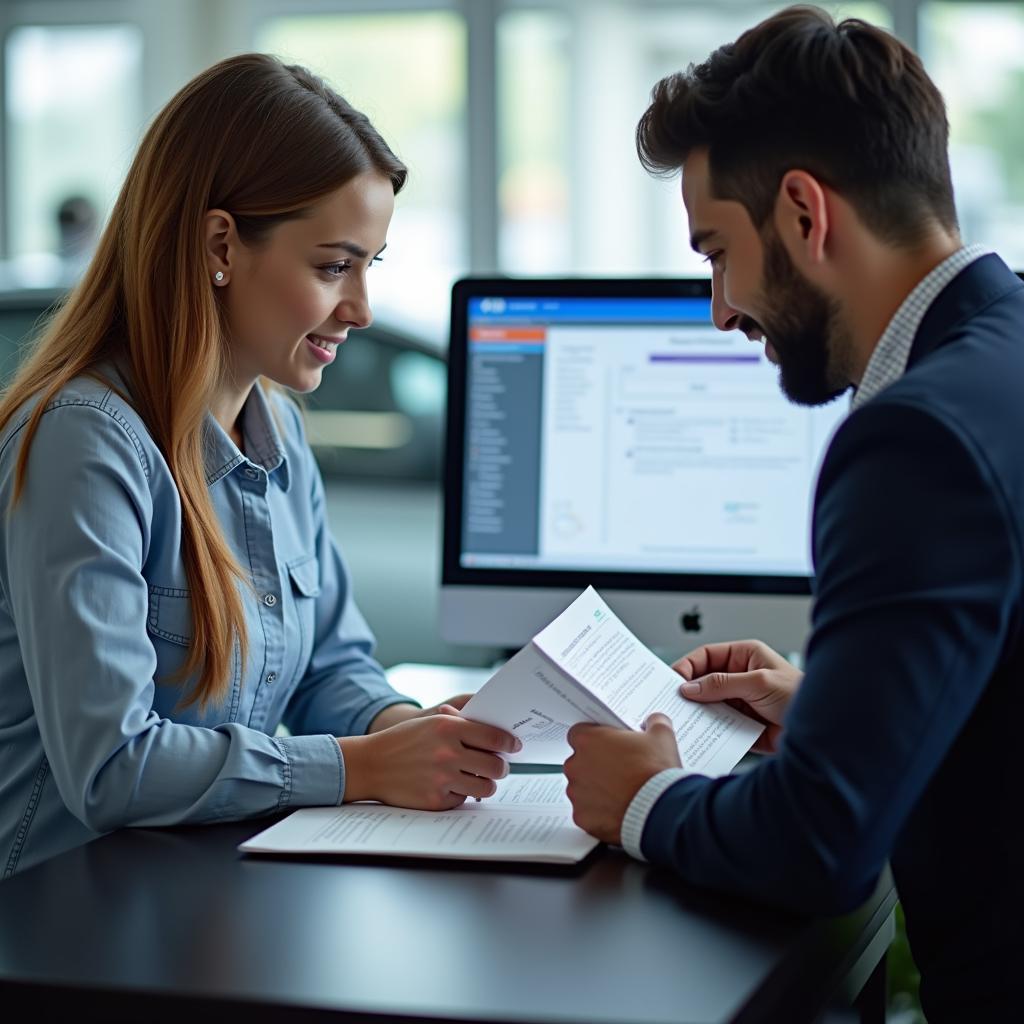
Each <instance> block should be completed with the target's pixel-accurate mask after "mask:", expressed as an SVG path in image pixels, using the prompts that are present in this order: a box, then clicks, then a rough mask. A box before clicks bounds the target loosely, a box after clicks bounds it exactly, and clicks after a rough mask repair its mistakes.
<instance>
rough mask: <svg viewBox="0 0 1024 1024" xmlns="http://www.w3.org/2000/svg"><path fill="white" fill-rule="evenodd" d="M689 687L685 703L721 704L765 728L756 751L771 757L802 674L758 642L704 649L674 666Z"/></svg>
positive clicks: (684, 688) (683, 688)
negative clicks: (722, 702)
mask: <svg viewBox="0 0 1024 1024" xmlns="http://www.w3.org/2000/svg"><path fill="white" fill-rule="evenodd" d="M672 667H673V668H674V669H675V670H676V671H677V672H678V673H679V674H680V675H681V676H682V677H683V678H684V679H685V680H687V682H685V683H683V684H682V685H681V686H680V687H679V692H680V693H681V694H682V695H683V696H684V697H686V698H687V700H693V701H699V702H701V703H703V704H711V703H714V702H717V701H725V702H726V703H728V704H731V705H732V706H733V707H735V708H738V709H739V710H740V711H742V712H744V713H745V714H748V715H750V716H751V718H756V719H757V720H758V721H759V722H763V723H764V724H765V727H766V728H765V730H764V732H763V733H761V735H760V736H759V737H758V740H757V742H756V743H755V744H754V748H753V749H754V750H757V751H760V752H761V753H762V754H772V753H774V752H775V751H776V750H778V747H779V740H780V739H781V737H782V728H783V720H784V719H785V717H786V711H787V709H788V708H789V702H790V701H791V700H792V699H793V695H794V694H795V693H796V691H797V688H798V687H799V686H800V681H801V680H802V679H803V673H802V672H800V671H799V670H798V669H795V668H794V667H793V666H792V665H791V664H790V663H789V662H788V661H786V659H785V658H783V657H782V655H781V654H776V652H775V651H773V650H772V649H771V648H770V647H769V646H768V645H767V644H763V643H761V641H760V640H740V641H737V642H735V643H725V644H706V645H705V646H703V647H698V648H697V649H696V650H695V651H691V652H690V653H689V654H687V655H685V656H684V657H682V658H680V659H679V660H678V661H677V662H676V663H675V664H674V665H673V666H672Z"/></svg>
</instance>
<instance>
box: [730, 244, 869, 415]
mask: <svg viewBox="0 0 1024 1024" xmlns="http://www.w3.org/2000/svg"><path fill="white" fill-rule="evenodd" d="M760 305H761V308H762V309H763V310H765V312H764V314H763V317H762V319H761V321H760V323H759V324H758V326H759V327H760V328H761V331H762V333H763V334H764V336H765V338H766V339H767V340H768V341H770V342H771V344H772V348H774V349H775V352H776V353H777V355H778V362H779V384H780V386H781V388H782V390H783V392H784V393H785V395H786V397H787V398H788V399H789V400H790V401H791V402H795V403H796V404H797V405H824V404H825V403H826V402H831V401H832V399H833V398H835V397H837V396H838V395H841V394H842V393H843V392H844V391H846V389H847V388H849V387H850V378H849V376H848V375H847V374H845V373H843V372H842V367H841V366H840V365H839V363H840V362H841V360H842V351H837V349H840V350H842V349H848V347H849V346H848V345H844V344H843V343H844V342H845V341H846V339H847V335H846V331H845V329H844V327H843V326H842V322H841V319H840V312H839V303H838V302H836V300H835V299H833V298H830V297H829V296H828V295H826V294H825V293H824V292H823V291H821V290H820V289H819V288H817V287H816V286H815V285H813V284H811V282H810V281H808V280H807V279H806V278H805V277H803V276H802V275H801V274H800V272H799V271H798V270H797V269H796V267H795V266H794V265H793V261H792V260H791V259H790V258H789V253H788V252H786V248H785V246H784V245H783V244H782V241H781V240H780V239H779V238H778V236H777V235H776V234H775V232H774V231H771V233H770V234H769V235H768V236H767V237H766V238H765V240H764V284H763V286H762V289H761V303H760ZM745 319H746V318H745ZM753 324H754V321H752V320H751V321H749V326H752V325H753ZM747 326H748V324H744V323H742V322H741V324H740V327H741V328H745V327H747Z"/></svg>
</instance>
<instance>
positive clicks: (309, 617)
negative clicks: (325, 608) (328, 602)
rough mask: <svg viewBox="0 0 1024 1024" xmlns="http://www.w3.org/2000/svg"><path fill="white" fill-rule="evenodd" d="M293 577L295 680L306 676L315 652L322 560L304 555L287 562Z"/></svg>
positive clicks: (314, 556) (289, 574)
mask: <svg viewBox="0 0 1024 1024" xmlns="http://www.w3.org/2000/svg"><path fill="white" fill-rule="evenodd" d="M286 568H287V570H288V577H289V579H290V580H291V588H292V602H293V604H294V607H295V621H296V624H297V627H298V632H299V653H298V658H297V660H296V666H295V679H296V680H299V679H301V678H302V677H303V675H305V673H306V669H307V668H308V666H309V660H310V658H311V657H312V655H313V635H314V633H315V631H316V599H317V598H318V597H319V596H320V563H319V562H318V561H317V558H316V555H303V556H301V557H300V558H296V559H293V560H292V561H291V562H288V563H287V565H286Z"/></svg>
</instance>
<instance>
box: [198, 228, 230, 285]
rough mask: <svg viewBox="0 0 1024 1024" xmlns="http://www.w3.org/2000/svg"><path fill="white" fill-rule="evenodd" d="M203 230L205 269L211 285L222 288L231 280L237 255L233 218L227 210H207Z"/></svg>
mask: <svg viewBox="0 0 1024 1024" xmlns="http://www.w3.org/2000/svg"><path fill="white" fill-rule="evenodd" d="M203 230H204V244H205V248H206V268H207V270H208V271H209V274H210V279H211V280H212V281H213V283H214V284H215V285H217V286H219V287H223V286H224V285H226V284H227V283H228V281H230V280H231V270H232V266H233V264H234V262H235V257H236V256H237V253H238V232H237V230H236V228H235V218H234V217H232V216H231V214H230V213H228V212H227V210H207V211H206V217H205V219H204V221H203Z"/></svg>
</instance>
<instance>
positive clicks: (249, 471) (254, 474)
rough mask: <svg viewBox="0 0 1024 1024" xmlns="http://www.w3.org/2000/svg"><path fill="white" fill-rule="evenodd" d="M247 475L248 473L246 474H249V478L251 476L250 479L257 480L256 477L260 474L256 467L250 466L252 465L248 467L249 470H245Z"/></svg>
mask: <svg viewBox="0 0 1024 1024" xmlns="http://www.w3.org/2000/svg"><path fill="white" fill-rule="evenodd" d="M245 475H246V476H247V477H248V478H249V479H250V480H255V479H256V478H257V477H258V476H259V473H257V472H256V470H255V469H253V468H252V467H251V466H250V467H249V468H248V469H247V470H246V471H245Z"/></svg>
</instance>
